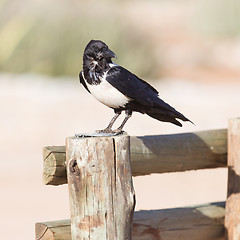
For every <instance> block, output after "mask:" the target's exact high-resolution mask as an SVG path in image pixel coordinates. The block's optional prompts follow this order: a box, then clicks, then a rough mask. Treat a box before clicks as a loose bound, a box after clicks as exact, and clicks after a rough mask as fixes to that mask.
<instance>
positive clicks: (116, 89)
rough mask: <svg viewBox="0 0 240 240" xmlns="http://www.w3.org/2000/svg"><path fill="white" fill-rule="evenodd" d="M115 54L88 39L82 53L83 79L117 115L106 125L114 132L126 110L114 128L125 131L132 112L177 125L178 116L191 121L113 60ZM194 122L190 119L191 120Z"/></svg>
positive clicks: (81, 80) (107, 129)
mask: <svg viewBox="0 0 240 240" xmlns="http://www.w3.org/2000/svg"><path fill="white" fill-rule="evenodd" d="M114 57H116V55H115V54H114V53H113V52H112V51H111V50H110V49H109V48H108V46H107V45H106V44H105V43H103V42H102V41H99V40H92V41H90V42H89V43H88V45H87V46H86V48H85V51H84V54H83V71H81V72H80V74H79V78H80V82H81V83H82V84H83V86H84V87H85V88H86V90H87V91H88V92H89V93H91V94H92V95H93V96H94V97H95V98H96V99H97V100H98V101H100V102H102V103H103V104H105V105H107V106H108V107H111V108H113V109H114V112H115V116H114V117H113V119H112V120H111V121H110V123H109V125H108V126H107V128H106V129H104V130H101V132H112V126H113V124H114V122H115V121H116V119H117V117H118V116H119V115H120V114H121V112H122V111H123V110H125V113H126V117H125V119H124V120H123V123H122V124H121V126H120V127H119V128H118V129H116V130H115V132H120V131H122V128H123V126H124V124H125V123H126V121H127V120H128V119H129V118H130V117H131V115H132V112H134V111H135V112H140V113H143V114H144V113H145V114H147V115H149V116H150V117H152V118H155V119H157V120H160V121H163V122H170V123H173V124H175V125H178V126H182V124H181V123H180V122H179V121H178V120H177V119H180V120H182V121H190V120H189V119H187V118H186V117H185V116H184V115H183V114H181V113H180V112H178V111H176V110H175V109H174V108H173V107H171V106H170V105H169V104H167V103H165V102H164V101H163V100H162V99H160V98H159V96H158V91H157V90H156V89H155V88H153V87H152V86H151V85H150V84H148V83H147V82H145V81H144V80H142V79H140V78H139V77H137V76H136V75H134V74H133V73H131V72H129V71H128V70H126V69H125V68H123V67H121V66H118V65H116V64H114V63H113V62H112V60H111V59H112V58H114ZM190 122H191V121H190Z"/></svg>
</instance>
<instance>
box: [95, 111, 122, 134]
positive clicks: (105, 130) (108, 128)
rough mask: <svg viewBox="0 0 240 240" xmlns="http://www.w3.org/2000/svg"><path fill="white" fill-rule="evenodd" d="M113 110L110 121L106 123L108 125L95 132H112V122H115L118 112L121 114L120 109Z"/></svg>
mask: <svg viewBox="0 0 240 240" xmlns="http://www.w3.org/2000/svg"><path fill="white" fill-rule="evenodd" d="M114 112H115V115H114V117H113V118H112V119H111V121H110V123H109V124H108V126H107V127H106V128H105V129H103V130H97V132H99V133H111V132H113V131H112V126H113V124H114V123H115V121H116V120H117V118H118V117H119V116H120V114H121V112H122V111H117V110H114Z"/></svg>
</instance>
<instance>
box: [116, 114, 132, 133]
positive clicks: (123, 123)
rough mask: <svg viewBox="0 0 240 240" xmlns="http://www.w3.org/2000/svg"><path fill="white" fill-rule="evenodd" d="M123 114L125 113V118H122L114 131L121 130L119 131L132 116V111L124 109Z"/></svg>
mask: <svg viewBox="0 0 240 240" xmlns="http://www.w3.org/2000/svg"><path fill="white" fill-rule="evenodd" d="M125 114H126V116H125V118H124V119H123V122H122V124H121V125H120V127H119V128H118V129H116V130H114V132H121V131H122V129H123V127H124V125H125V123H126V122H127V120H128V119H129V118H130V117H131V116H132V111H131V110H126V111H125Z"/></svg>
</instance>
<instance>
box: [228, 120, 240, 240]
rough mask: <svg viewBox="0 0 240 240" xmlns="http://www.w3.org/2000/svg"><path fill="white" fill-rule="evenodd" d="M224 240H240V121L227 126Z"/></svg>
mask: <svg viewBox="0 0 240 240" xmlns="http://www.w3.org/2000/svg"><path fill="white" fill-rule="evenodd" d="M225 227H226V230H227V231H226V239H227V236H228V240H239V239H240V119H239V118H238V119H230V120H229V126H228V197H227V201H226V215H225Z"/></svg>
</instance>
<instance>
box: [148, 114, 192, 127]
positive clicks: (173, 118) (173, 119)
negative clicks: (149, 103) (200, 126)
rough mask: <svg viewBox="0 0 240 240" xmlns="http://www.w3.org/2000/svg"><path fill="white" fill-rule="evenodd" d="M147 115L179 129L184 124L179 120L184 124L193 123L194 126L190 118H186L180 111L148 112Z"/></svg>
mask: <svg viewBox="0 0 240 240" xmlns="http://www.w3.org/2000/svg"><path fill="white" fill-rule="evenodd" d="M146 114H147V115H148V116H150V117H152V118H155V119H157V120H159V121H163V122H170V123H173V124H175V125H177V126H179V127H182V123H180V122H179V121H178V120H177V119H180V120H182V121H184V122H187V121H189V122H191V123H192V124H194V123H193V122H192V121H191V120H189V119H188V118H186V117H185V116H184V115H183V114H181V113H180V112H178V111H176V110H175V111H166V110H162V111H161V110H155V111H151V110H150V111H147V112H146Z"/></svg>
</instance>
